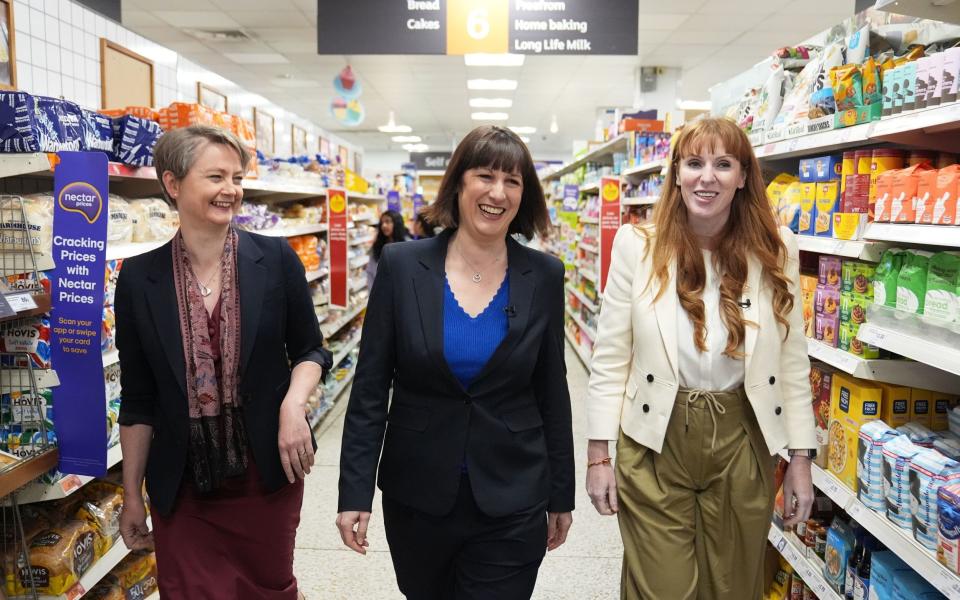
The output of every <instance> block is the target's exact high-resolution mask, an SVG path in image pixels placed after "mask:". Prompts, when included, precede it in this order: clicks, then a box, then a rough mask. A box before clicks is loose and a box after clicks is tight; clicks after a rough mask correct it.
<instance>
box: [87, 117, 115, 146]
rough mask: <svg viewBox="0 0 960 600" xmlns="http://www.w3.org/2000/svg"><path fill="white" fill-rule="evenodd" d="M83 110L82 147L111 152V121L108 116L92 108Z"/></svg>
mask: <svg viewBox="0 0 960 600" xmlns="http://www.w3.org/2000/svg"><path fill="white" fill-rule="evenodd" d="M81 110H82V111H83V149H84V150H87V151H96V150H99V151H101V152H106V153H107V154H110V153H112V152H113V123H111V122H110V117H108V116H107V115H101V114H100V113H98V112H93V111H92V110H85V109H81Z"/></svg>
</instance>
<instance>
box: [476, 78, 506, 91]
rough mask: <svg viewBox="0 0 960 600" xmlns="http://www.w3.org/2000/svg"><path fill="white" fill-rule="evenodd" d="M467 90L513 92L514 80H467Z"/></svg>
mask: <svg viewBox="0 0 960 600" xmlns="http://www.w3.org/2000/svg"><path fill="white" fill-rule="evenodd" d="M467 89H468V90H515V89H517V81H516V80H515V79H468V80H467Z"/></svg>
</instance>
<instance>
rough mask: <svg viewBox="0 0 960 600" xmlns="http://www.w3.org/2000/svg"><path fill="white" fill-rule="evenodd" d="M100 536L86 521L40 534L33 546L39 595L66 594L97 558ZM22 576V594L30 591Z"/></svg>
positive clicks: (35, 577)
mask: <svg viewBox="0 0 960 600" xmlns="http://www.w3.org/2000/svg"><path fill="white" fill-rule="evenodd" d="M96 538H97V532H96V531H95V530H94V528H93V526H92V525H90V524H89V523H87V522H86V521H67V522H65V523H64V524H63V525H60V526H57V527H54V528H53V529H50V530H48V531H46V532H43V533H40V534H38V535H37V536H36V537H34V538H33V541H32V542H31V543H30V565H31V567H32V571H33V578H34V582H35V583H36V585H37V592H39V593H41V594H50V595H59V594H62V593H64V592H66V591H67V590H68V589H69V588H70V587H71V586H72V585H73V584H74V583H76V582H77V580H78V579H79V578H80V577H82V576H83V574H84V573H86V572H87V571H88V570H89V569H90V567H91V565H93V563H94V561H96V559H97V558H99V557H98V556H97V555H96V549H95V546H96ZM25 575H26V573H24V572H21V573H20V581H18V584H19V586H20V589H21V590H24V591H25V590H26V589H29V582H27V581H24V580H23V578H24V576H25Z"/></svg>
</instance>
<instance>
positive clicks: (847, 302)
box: [840, 292, 873, 327]
mask: <svg viewBox="0 0 960 600" xmlns="http://www.w3.org/2000/svg"><path fill="white" fill-rule="evenodd" d="M871 304H873V300H871V299H870V298H869V297H868V296H866V295H865V294H855V293H853V292H844V293H843V294H841V295H840V322H841V323H850V324H852V325H856V326H858V327H859V326H860V325H862V324H864V323H866V322H867V308H869V306H870V305H871Z"/></svg>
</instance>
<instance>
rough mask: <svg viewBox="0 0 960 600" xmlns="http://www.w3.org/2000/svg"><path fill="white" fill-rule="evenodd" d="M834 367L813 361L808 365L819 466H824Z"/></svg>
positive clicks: (826, 452)
mask: <svg viewBox="0 0 960 600" xmlns="http://www.w3.org/2000/svg"><path fill="white" fill-rule="evenodd" d="M833 372H834V369H833V368H832V367H830V366H829V365H825V364H823V363H818V362H815V363H813V364H812V365H810V392H811V394H812V396H813V416H814V419H815V420H816V430H817V445H818V446H819V447H818V449H817V459H816V462H817V464H818V465H820V466H821V467H826V461H827V454H828V449H827V432H828V427H829V425H830V385H831V382H832V380H833Z"/></svg>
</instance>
